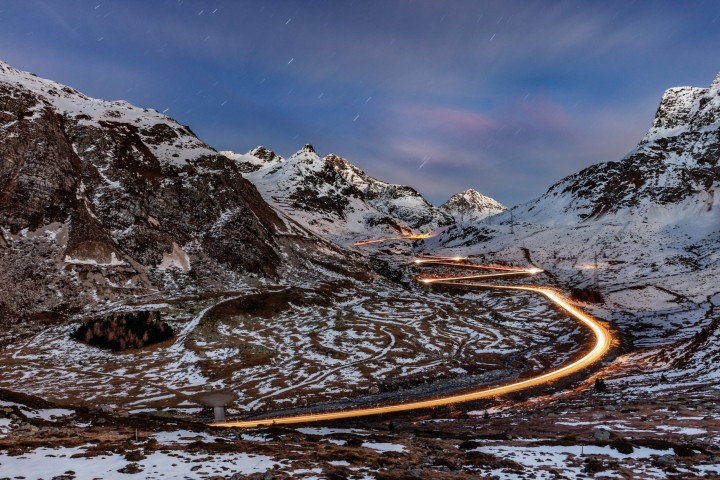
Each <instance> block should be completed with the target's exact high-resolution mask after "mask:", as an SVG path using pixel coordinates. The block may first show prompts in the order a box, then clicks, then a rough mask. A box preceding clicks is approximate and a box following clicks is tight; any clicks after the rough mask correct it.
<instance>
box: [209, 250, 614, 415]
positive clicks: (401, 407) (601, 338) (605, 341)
mask: <svg viewBox="0 0 720 480" xmlns="http://www.w3.org/2000/svg"><path fill="white" fill-rule="evenodd" d="M437 258H442V257H437ZM451 258H455V257H447V258H446V259H451ZM456 266H461V267H463V268H464V267H466V266H467V265H465V264H462V265H456ZM474 267H477V268H484V269H488V270H493V269H496V268H497V267H498V266H491V265H474ZM514 268H515V269H517V270H520V271H517V272H511V273H496V274H485V275H469V276H461V277H442V278H424V279H423V278H421V279H419V280H420V281H422V282H424V283H433V284H448V285H458V286H467V287H480V288H496V289H501V290H519V291H525V292H534V293H539V294H541V295H543V296H545V297H546V298H547V299H548V300H550V301H551V302H553V303H554V304H555V305H557V306H558V307H560V308H562V309H563V310H565V311H566V312H567V313H568V314H570V315H571V316H572V317H573V318H575V319H576V320H577V321H578V322H579V323H580V324H581V325H584V326H585V327H587V328H588V329H590V331H592V333H593V335H594V336H595V345H594V346H593V348H592V349H591V350H590V351H589V352H588V353H587V354H585V355H583V356H582V357H581V358H579V359H578V360H575V361H574V362H571V363H569V364H567V365H564V366H562V367H560V368H557V369H555V370H551V371H550V372H547V373H544V374H542V375H538V376H536V377H532V378H528V379H525V380H520V381H517V382H512V383H508V384H505V385H499V386H495V387H489V388H483V389H481V390H477V391H474V392H469V393H463V394H455V395H447V396H443V397H440V398H434V399H429V400H418V401H414V402H407V403H399V404H393V405H384V406H378V407H367V408H354V409H349V410H342V411H332V412H323V413H316V414H312V413H309V414H302V415H292V416H287V417H276V418H265V419H257V420H234V421H227V422H220V423H212V424H210V425H211V426H214V427H234V428H253V427H258V426H268V425H290V424H297V423H309V422H321V421H328V420H342V419H347V418H357V417H366V416H370V415H383V414H388V413H397V412H406V411H408V410H418V409H425V408H434V407H442V406H446V405H452V404H456V403H463V402H470V401H475V400H482V399H487V398H492V397H496V396H500V395H506V394H508V393H513V392H517V391H520V390H525V389H528V388H532V387H536V386H539V385H545V384H548V383H551V382H553V381H555V380H559V379H561V378H563V377H567V376H568V375H572V374H574V373H577V372H579V371H581V370H583V369H584V368H586V367H589V366H590V365H592V364H593V363H595V362H597V361H598V360H600V359H601V358H602V357H603V356H604V355H605V354H606V353H607V352H608V350H610V347H611V345H612V336H611V335H610V332H609V331H608V329H607V328H605V326H603V325H602V324H601V323H600V322H599V321H598V320H597V319H595V318H594V317H593V316H591V315H589V314H587V313H585V312H583V311H582V310H580V309H579V308H577V307H575V306H574V305H572V303H571V301H570V300H569V299H567V298H566V297H564V296H563V295H561V294H560V293H558V292H556V291H555V290H552V289H551V288H547V287H536V286H524V285H494V284H490V283H467V282H461V280H470V279H475V280H478V279H483V278H488V277H499V276H510V275H519V274H524V275H528V274H529V275H532V274H535V273H539V272H542V270H541V269H539V268H537V267H529V268H520V267H514ZM505 269H506V268H503V270H505Z"/></svg>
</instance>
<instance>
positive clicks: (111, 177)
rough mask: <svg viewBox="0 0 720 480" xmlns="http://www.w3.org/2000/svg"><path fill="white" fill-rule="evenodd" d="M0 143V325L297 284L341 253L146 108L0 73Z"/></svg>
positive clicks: (222, 159) (232, 163) (2, 69)
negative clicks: (159, 298) (267, 284)
mask: <svg viewBox="0 0 720 480" xmlns="http://www.w3.org/2000/svg"><path fill="white" fill-rule="evenodd" d="M0 137H2V139H3V141H2V143H1V144H0V233H1V235H0V252H1V254H0V283H2V284H3V285H6V286H7V288H4V289H3V292H2V294H0V321H1V322H2V323H6V322H10V321H16V320H18V319H20V318H28V316H30V317H33V318H35V317H38V316H39V317H41V318H48V319H51V318H53V317H55V316H57V315H58V312H63V313H65V314H70V313H73V312H79V311H81V309H95V308H96V307H97V306H98V305H99V304H102V303H104V302H107V301H112V300H113V299H117V298H121V297H122V298H137V297H138V296H147V295H150V296H152V295H167V294H179V293H181V292H188V291H206V290H223V289H238V288H243V286H244V285H248V282H251V283H252V282H253V281H255V280H253V278H255V279H261V278H271V279H280V278H283V279H291V278H293V275H294V274H295V273H298V272H301V271H302V270H303V265H306V266H307V265H308V264H309V263H312V262H313V259H314V255H315V253H314V252H318V254H317V257H318V258H322V261H323V262H327V261H332V260H328V259H332V258H335V260H336V261H337V263H340V262H341V261H342V259H343V257H344V256H345V255H344V254H343V253H340V252H339V251H338V250H337V249H335V248H334V247H333V246H332V245H329V244H327V243H324V242H323V241H321V240H320V239H318V238H316V237H314V236H313V235H312V234H311V233H309V232H308V231H306V230H304V229H303V228H301V227H299V226H297V225H296V224H294V223H292V222H288V221H286V220H283V219H281V218H280V217H279V216H278V215H277V214H276V212H275V211H274V210H273V209H272V208H271V207H270V206H269V205H267V203H265V202H264V201H263V199H262V197H261V196H260V194H259V193H258V192H257V190H256V188H255V187H254V186H253V185H252V184H251V183H250V182H248V181H246V180H245V179H244V178H243V175H242V174H243V170H242V169H241V168H240V166H239V163H238V162H237V161H236V160H232V159H229V158H227V157H226V156H223V155H220V154H218V153H217V152H216V151H215V150H214V149H212V148H211V147H209V146H207V145H206V144H205V143H203V142H202V141H201V140H199V139H198V138H197V137H196V136H195V135H194V133H193V132H192V131H191V130H190V129H189V127H186V126H183V125H180V124H179V123H177V122H175V121H174V120H172V119H171V118H169V117H167V116H165V115H163V114H161V113H159V112H156V111H154V110H149V109H142V108H138V107H134V106H132V105H130V104H129V103H127V102H125V101H115V102H108V101H103V100H97V99H93V98H89V97H87V96H85V95H83V94H82V93H80V92H78V91H76V90H74V89H72V88H70V87H67V86H63V85H60V84H58V83H55V82H53V81H50V80H44V79H41V78H38V77H37V76H35V75H33V74H30V73H27V72H22V71H20V70H17V69H15V68H13V67H11V66H9V65H7V64H5V63H0ZM255 154H256V155H259V157H254V158H262V156H263V154H264V152H263V151H262V150H256V151H255ZM300 251H302V255H297V253H298V252H300ZM313 271H316V272H318V271H319V272H321V271H322V269H320V270H318V269H317V268H313Z"/></svg>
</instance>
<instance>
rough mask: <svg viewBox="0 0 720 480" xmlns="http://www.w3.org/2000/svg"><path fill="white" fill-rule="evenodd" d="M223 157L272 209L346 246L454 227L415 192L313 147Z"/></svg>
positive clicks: (441, 213) (444, 215)
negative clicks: (235, 164)
mask: <svg viewBox="0 0 720 480" xmlns="http://www.w3.org/2000/svg"><path fill="white" fill-rule="evenodd" d="M225 153H226V154H227V155H228V156H229V158H232V159H234V160H236V161H237V162H238V163H239V164H240V165H241V168H242V169H243V170H244V171H246V172H249V173H246V174H245V178H247V179H248V180H250V181H251V182H252V183H253V184H254V185H255V186H256V187H257V188H258V190H259V191H260V193H261V194H262V195H263V198H264V199H265V201H267V202H268V203H269V204H270V205H272V206H273V207H275V208H276V209H277V210H279V211H281V212H284V213H285V214H286V215H287V216H288V217H290V218H292V219H293V220H294V221H297V222H299V223H300V224H301V225H303V226H304V227H306V228H308V229H309V230H311V231H313V232H315V233H317V234H318V235H320V236H323V237H325V238H327V239H329V240H332V241H334V242H337V243H338V244H340V245H342V246H345V247H347V246H349V245H350V244H352V243H353V242H356V241H359V240H366V239H368V238H378V237H388V236H394V235H398V234H403V233H410V232H427V231H430V230H433V229H435V228H438V227H440V226H444V225H449V224H451V223H453V218H452V216H450V215H448V214H447V213H445V212H443V211H441V210H440V209H438V208H437V207H434V206H433V205H431V204H430V203H428V202H427V201H426V200H425V199H424V198H423V197H422V196H421V195H420V194H419V193H417V192H416V191H415V190H413V189H412V188H410V187H407V186H403V185H394V184H389V183H385V182H382V181H380V180H376V179H374V178H372V177H370V176H368V175H367V174H365V173H364V172H363V171H362V170H360V169H359V168H357V167H356V166H354V165H352V164H351V163H350V162H349V161H347V160H346V159H344V158H341V157H338V156H337V155H333V154H330V155H327V156H325V157H320V156H319V155H318V154H317V153H316V152H315V150H314V148H313V147H312V146H310V145H305V147H303V148H302V149H301V150H300V151H298V152H297V153H295V154H294V155H292V156H291V157H290V158H288V159H283V158H282V157H279V156H277V155H276V154H274V153H272V152H270V151H269V150H267V149H264V148H262V147H258V148H256V149H255V150H253V151H251V152H248V153H247V154H244V155H241V154H235V153H232V152H225Z"/></svg>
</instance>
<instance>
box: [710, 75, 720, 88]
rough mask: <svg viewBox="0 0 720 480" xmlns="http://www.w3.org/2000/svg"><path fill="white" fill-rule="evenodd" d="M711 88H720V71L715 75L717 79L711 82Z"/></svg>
mask: <svg viewBox="0 0 720 480" xmlns="http://www.w3.org/2000/svg"><path fill="white" fill-rule="evenodd" d="M710 88H711V89H720V72H718V74H717V75H715V80H713V82H712V83H711V84H710Z"/></svg>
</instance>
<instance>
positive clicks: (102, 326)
mask: <svg viewBox="0 0 720 480" xmlns="http://www.w3.org/2000/svg"><path fill="white" fill-rule="evenodd" d="M173 335H174V332H173V330H172V328H171V327H170V325H168V324H167V323H165V322H163V321H162V320H161V318H160V312H151V311H148V310H142V311H138V312H125V313H117V314H113V315H111V316H109V317H105V318H94V319H91V320H88V321H87V322H85V323H84V324H82V325H80V326H79V327H78V328H77V329H76V330H75V331H74V332H73V333H72V334H71V335H70V337H71V338H73V339H75V340H78V341H80V342H83V343H87V344H88V345H93V346H95V347H99V348H106V349H109V350H112V351H113V352H119V351H122V350H129V349H134V348H142V347H146V346H148V345H153V344H155V343H159V342H164V341H165V340H169V339H170V338H172V337H173Z"/></svg>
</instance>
